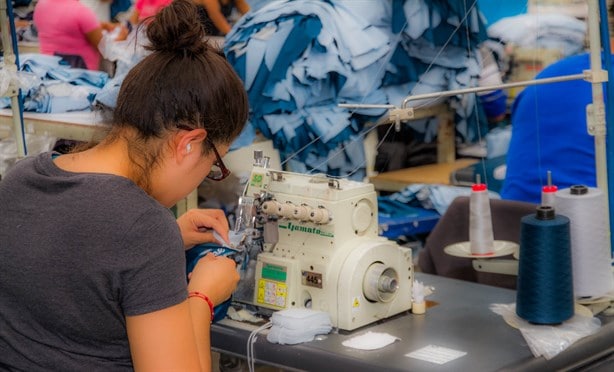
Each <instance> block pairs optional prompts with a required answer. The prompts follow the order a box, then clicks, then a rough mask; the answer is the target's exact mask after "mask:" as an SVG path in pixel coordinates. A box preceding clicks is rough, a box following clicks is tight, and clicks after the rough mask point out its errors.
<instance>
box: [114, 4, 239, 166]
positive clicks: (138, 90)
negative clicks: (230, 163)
mask: <svg viewBox="0 0 614 372" xmlns="http://www.w3.org/2000/svg"><path fill="white" fill-rule="evenodd" d="M146 27H147V29H146V32H147V36H148V38H149V41H150V43H151V45H149V46H148V49H149V50H151V51H152V53H151V54H150V55H148V56H147V57H145V58H144V59H143V60H142V61H141V62H139V63H138V64H137V65H135V66H134V67H133V68H132V69H131V70H130V72H129V73H128V74H127V76H126V78H125V79H124V81H123V83H122V86H121V88H120V91H119V95H118V98H117V106H116V108H115V111H114V113H113V120H112V130H111V136H110V138H109V139H110V140H113V138H114V137H115V136H114V135H113V134H115V135H118V133H119V132H118V131H117V129H124V128H134V129H136V131H137V134H136V136H137V138H136V140H137V143H131V145H134V146H132V147H133V148H131V150H130V151H131V154H130V155H131V158H132V159H133V161H135V163H136V164H137V165H138V166H139V167H140V168H141V169H142V171H143V172H144V173H145V174H144V175H146V173H148V170H149V169H150V168H151V166H153V165H154V164H155V162H156V158H157V154H156V149H154V148H152V147H151V146H149V144H147V145H146V142H148V141H149V140H151V139H153V138H161V137H163V135H164V134H165V133H167V132H168V131H169V130H177V128H178V127H179V126H180V127H190V128H205V129H206V130H207V136H208V138H209V140H211V141H212V142H213V143H224V144H228V143H230V142H231V141H232V140H233V139H234V138H235V137H237V136H238V135H239V133H240V132H241V130H242V129H243V126H244V125H245V122H246V121H247V115H248V101H247V94H246V92H245V88H244V87H243V83H242V82H241V80H240V79H239V77H238V76H237V74H236V73H235V72H234V70H233V69H232V67H231V66H230V64H229V63H228V62H227V61H226V59H225V58H224V56H223V54H220V53H219V51H217V50H215V49H214V48H212V47H211V46H209V45H208V43H207V41H206V40H205V32H204V29H203V28H202V26H201V23H200V21H199V16H198V12H197V9H196V6H195V5H194V4H193V2H192V1H191V0H175V1H173V2H172V3H171V4H170V5H168V6H167V7H165V8H163V9H162V10H161V11H160V12H159V13H158V14H156V16H155V17H154V18H153V19H152V20H151V22H147V24H146ZM120 132H121V131H120ZM139 144H140V145H141V146H139ZM139 147H141V149H140V150H139V149H138V148H139ZM205 147H206V146H205ZM209 150H210V149H206V150H205V151H209ZM158 151H159V149H158ZM139 159H141V160H140V161H137V160H139Z"/></svg>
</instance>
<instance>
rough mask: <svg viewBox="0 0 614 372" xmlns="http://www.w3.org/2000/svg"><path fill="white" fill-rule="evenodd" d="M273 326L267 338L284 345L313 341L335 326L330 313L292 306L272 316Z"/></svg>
mask: <svg viewBox="0 0 614 372" xmlns="http://www.w3.org/2000/svg"><path fill="white" fill-rule="evenodd" d="M271 322H272V323H273V326H272V327H271V330H270V331H269V333H268V334H267V340H268V341H269V342H272V343H276V344H282V345H285V344H287V345H294V344H300V343H303V342H308V341H312V340H313V339H314V338H315V337H316V336H317V335H323V334H327V333H329V332H330V331H331V330H332V328H333V326H332V323H331V320H330V315H328V313H325V312H323V311H318V310H312V309H299V308H290V309H285V310H280V311H277V312H275V313H273V315H272V316H271Z"/></svg>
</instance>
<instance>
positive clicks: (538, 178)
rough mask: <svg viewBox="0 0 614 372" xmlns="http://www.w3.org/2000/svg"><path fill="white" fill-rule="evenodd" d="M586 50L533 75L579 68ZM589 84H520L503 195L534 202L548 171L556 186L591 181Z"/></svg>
mask: <svg viewBox="0 0 614 372" xmlns="http://www.w3.org/2000/svg"><path fill="white" fill-rule="evenodd" d="M589 57H590V56H589V55H588V54H581V55H576V56H571V57H567V58H564V59H562V60H560V61H558V62H555V63H553V64H551V65H550V66H548V67H546V68H545V69H544V70H542V71H541V72H540V73H539V74H538V75H537V76H536V79H543V78H550V77H555V76H564V75H572V74H580V73H582V71H583V70H588V69H590V61H589ZM591 102H592V94H591V84H590V83H589V82H587V81H584V80H573V81H567V82H560V83H551V84H543V85H536V86H529V87H526V88H525V89H524V90H523V91H522V92H521V93H520V95H519V96H518V97H517V98H516V100H515V101H514V104H513V106H512V112H511V121H512V138H511V141H510V146H509V150H508V153H507V172H506V176H505V181H504V183H503V188H502V190H501V197H502V198H503V199H511V200H519V201H527V202H532V203H539V202H540V200H541V189H542V186H545V185H547V174H548V171H551V172H552V183H553V184H554V185H556V186H558V188H559V189H561V188H567V187H569V186H571V185H576V184H583V185H587V186H593V187H594V186H596V170H595V140H594V137H593V136H591V135H589V134H588V130H587V124H586V106H587V105H588V104H590V103H591Z"/></svg>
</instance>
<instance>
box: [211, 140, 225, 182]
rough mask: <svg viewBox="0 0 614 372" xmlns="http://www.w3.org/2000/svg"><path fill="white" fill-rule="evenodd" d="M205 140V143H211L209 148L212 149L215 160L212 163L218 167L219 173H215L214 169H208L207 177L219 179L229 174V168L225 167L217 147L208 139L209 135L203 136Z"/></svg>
mask: <svg viewBox="0 0 614 372" xmlns="http://www.w3.org/2000/svg"><path fill="white" fill-rule="evenodd" d="M205 141H207V143H208V144H209V145H211V148H212V149H213V153H214V154H215V162H213V165H215V166H217V167H218V168H220V173H217V172H215V171H210V172H209V174H208V175H207V178H208V179H210V180H213V181H221V180H223V179H225V178H226V177H228V176H230V169H228V168H226V164H224V161H223V160H222V157H221V156H220V153H219V152H218V151H217V148H216V147H215V145H214V144H213V142H212V141H211V140H210V139H209V137H207V138H205Z"/></svg>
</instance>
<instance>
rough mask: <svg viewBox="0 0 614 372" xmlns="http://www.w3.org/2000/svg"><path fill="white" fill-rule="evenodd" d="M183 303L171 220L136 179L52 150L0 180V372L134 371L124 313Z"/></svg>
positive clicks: (180, 257) (180, 255) (181, 256)
mask: <svg viewBox="0 0 614 372" xmlns="http://www.w3.org/2000/svg"><path fill="white" fill-rule="evenodd" d="M186 297H187V283H186V277H185V253H184V250H183V244H182V238H181V234H180V231H179V228H178V225H177V223H176V221H175V218H174V216H173V215H172V213H171V212H170V211H169V210H168V209H167V208H165V207H163V206H162V205H160V204H159V203H158V202H157V201H155V200H154V199H152V198H151V197H149V196H148V195H147V194H146V193H145V192H143V190H142V189H140V188H139V187H138V186H136V185H135V184H134V183H133V182H132V181H130V180H128V179H127V178H123V177H119V176H114V175H109V174H96V173H70V172H66V171H63V170H61V169H59V168H58V167H56V166H55V164H54V163H53V161H52V157H51V153H44V154H40V155H37V156H35V157H29V158H26V159H24V160H21V161H19V162H18V163H17V164H16V165H15V166H14V167H13V168H12V169H11V170H10V171H9V172H7V174H6V176H5V177H4V178H3V179H2V180H1V181H0V369H17V370H27V371H37V370H45V371H49V370H62V371H74V370H79V371H93V370H104V371H118V370H124V369H132V361H131V357H130V349H129V345H128V338H127V334H126V322H125V317H126V316H130V315H139V314H144V313H148V312H152V311H156V310H160V309H163V308H166V307H169V306H172V305H175V304H178V303H180V302H181V301H183V300H185V298H186Z"/></svg>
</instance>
